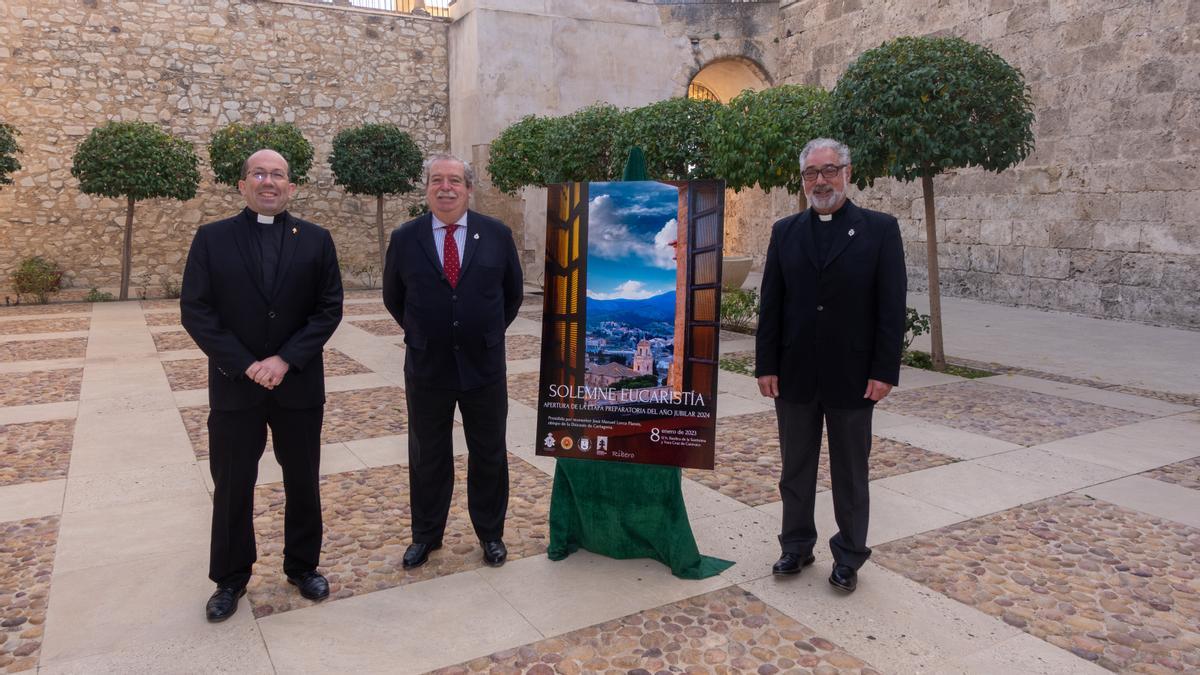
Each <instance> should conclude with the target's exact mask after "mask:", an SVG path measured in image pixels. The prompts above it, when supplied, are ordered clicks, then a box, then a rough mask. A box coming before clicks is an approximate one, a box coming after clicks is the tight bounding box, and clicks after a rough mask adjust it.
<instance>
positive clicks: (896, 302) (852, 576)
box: [755, 138, 907, 592]
mask: <svg viewBox="0 0 1200 675" xmlns="http://www.w3.org/2000/svg"><path fill="white" fill-rule="evenodd" d="M800 166H801V169H802V174H801V175H802V177H803V179H804V194H805V196H806V197H807V198H808V203H809V208H808V209H806V210H804V211H802V212H800V213H798V214H795V215H793V216H789V217H787V218H784V219H783V220H780V221H779V222H777V223H775V225H774V227H773V228H772V230H771V243H770V245H769V246H768V248H767V262H766V266H765V267H764V269H763V280H762V304H761V306H760V309H759V318H758V333H757V344H756V366H755V375H757V376H758V388H759V391H760V392H761V393H762V395H763V396H769V397H771V398H774V399H775V413H776V416H777V417H778V420H779V440H780V445H781V447H782V452H783V475H782V476H781V477H780V480H779V493H780V495H781V497H782V498H783V529H782V532H781V533H780V535H779V543H780V548H781V549H782V555H781V556H780V558H779V561H778V562H776V563H775V565H774V567H773V568H772V571H773V572H774V573H775V574H779V575H787V574H795V573H797V572H800V571H801V570H802V569H803V568H804V567H805V566H807V565H810V564H812V562H813V560H814V557H813V554H812V551H813V546H814V545H815V544H816V541H817V528H816V523H815V521H814V518H813V506H814V502H815V500H816V483H817V460H818V459H819V457H820V452H821V427H822V422H824V425H825V428H826V430H827V431H828V434H829V468H830V477H831V480H832V483H833V509H834V517H835V519H836V520H837V525H838V532H837V534H835V535H834V536H833V538H832V539H830V540H829V545H830V549H831V550H832V552H833V560H834V564H833V571H832V573H831V574H830V576H829V583H831V584H833V585H834V586H835V587H837V588H839V589H841V590H843V591H846V592H853V591H854V589H855V588H856V587H857V584H858V568H860V567H861V566H862V565H863V563H865V562H866V560H867V558H868V557H869V556H870V555H871V549H869V548H867V523H868V518H869V515H870V499H869V496H868V480H869V478H870V476H869V473H868V456H869V455H870V452H871V413H872V411H873V410H874V405H875V403H876V402H878V401H880V400H882V399H883V398H884V397H885V396H887V395H888V393H889V392H890V391H891V389H892V387H893V386H895V385H896V384H897V383H898V382H899V377H900V349H901V340H902V339H903V336H904V313H905V304H904V303H905V294H906V290H907V288H906V287H907V277H906V274H905V269H904V249H903V246H902V244H901V240H900V227H899V225H898V224H897V222H896V219H895V218H893V217H892V216H889V215H887V214H885V213H879V212H877V211H869V210H867V209H860V208H859V207H857V206H855V205H854V204H853V203H851V202H850V201H849V200H848V199H847V198H846V184H847V183H849V181H850V150H849V149H848V148H847V147H846V146H845V145H842V144H841V143H839V142H837V141H834V140H832V139H828V138H822V139H816V140H813V141H810V142H809V143H808V144H807V145H806V146H805V147H804V150H803V151H801V153H800Z"/></svg>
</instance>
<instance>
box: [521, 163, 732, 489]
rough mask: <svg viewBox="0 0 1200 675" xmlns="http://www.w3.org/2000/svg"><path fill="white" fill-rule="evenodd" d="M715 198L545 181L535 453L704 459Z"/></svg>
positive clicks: (711, 379) (670, 188)
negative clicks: (543, 257)
mask: <svg viewBox="0 0 1200 675" xmlns="http://www.w3.org/2000/svg"><path fill="white" fill-rule="evenodd" d="M724 195H725V186H724V183H723V182H721V181H687V182H657V181H627V182H626V181H622V182H604V183H600V182H593V183H566V184H561V185H552V186H550V188H549V193H548V197H547V209H546V275H545V280H546V281H545V298H544V306H543V315H542V316H543V318H542V322H543V323H542V360H541V375H540V380H539V385H538V409H537V412H538V424H537V454H539V455H543V456H549V457H570V458H578V459H592V460H598V461H609V462H632V463H640V464H664V465H670V466H679V467H686V468H699V469H711V468H712V467H713V456H714V447H713V446H714V440H715V436H716V411H717V372H718V359H719V346H720V345H719V339H720V316H721V313H720V302H721V251H722V241H723V224H724Z"/></svg>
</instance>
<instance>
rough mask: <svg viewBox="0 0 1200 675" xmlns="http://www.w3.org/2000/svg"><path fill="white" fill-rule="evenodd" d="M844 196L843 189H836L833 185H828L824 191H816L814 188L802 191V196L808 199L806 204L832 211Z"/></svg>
mask: <svg viewBox="0 0 1200 675" xmlns="http://www.w3.org/2000/svg"><path fill="white" fill-rule="evenodd" d="M845 197H846V191H845V190H838V189H836V188H833V187H830V188H829V190H827V191H825V192H816V191H815V188H814V190H805V191H804V198H805V199H807V200H808V205H809V206H811V207H813V208H816V209H820V210H822V211H832V210H833V209H834V208H835V207H838V206H840V205H841V203H842V200H843V199H844V198H845Z"/></svg>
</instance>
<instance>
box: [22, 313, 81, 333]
mask: <svg viewBox="0 0 1200 675" xmlns="http://www.w3.org/2000/svg"><path fill="white" fill-rule="evenodd" d="M91 324H92V318H91V317H90V316H80V317H70V318H60V319H21V320H19V321H0V335H28V334H31V333H70V332H75V331H83V330H87V329H88V328H89V327H90V326H91Z"/></svg>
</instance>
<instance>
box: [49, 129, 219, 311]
mask: <svg viewBox="0 0 1200 675" xmlns="http://www.w3.org/2000/svg"><path fill="white" fill-rule="evenodd" d="M199 163H200V160H199V159H198V158H197V157H196V152H195V150H193V149H192V145H191V143H188V142H187V141H185V140H183V139H181V138H176V137H174V136H172V135H171V134H169V133H167V132H166V131H164V130H163V129H162V127H159V126H158V125H157V124H151V123H149V122H109V123H107V124H105V125H104V126H102V127H97V128H95V129H93V130H92V132H91V133H90V134H88V137H87V138H85V139H84V140H83V142H82V143H80V144H79V147H78V148H77V149H76V150H75V157H74V160H73V163H72V166H71V175H72V176H74V177H75V178H77V179H79V188H80V189H81V190H83V191H84V192H86V193H87V194H90V195H100V196H103V197H113V198H119V197H124V198H125V199H126V204H127V208H126V210H125V232H124V239H123V241H122V244H121V295H120V299H121V300H126V299H128V298H129V272H130V266H131V264H132V259H133V207H134V204H135V203H136V202H139V201H141V200H143V199H155V198H158V197H169V198H171V199H178V200H180V201H186V200H188V199H191V198H192V197H195V196H196V186H197V185H199V184H200V172H199V170H198V169H197V167H198V165H199Z"/></svg>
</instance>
